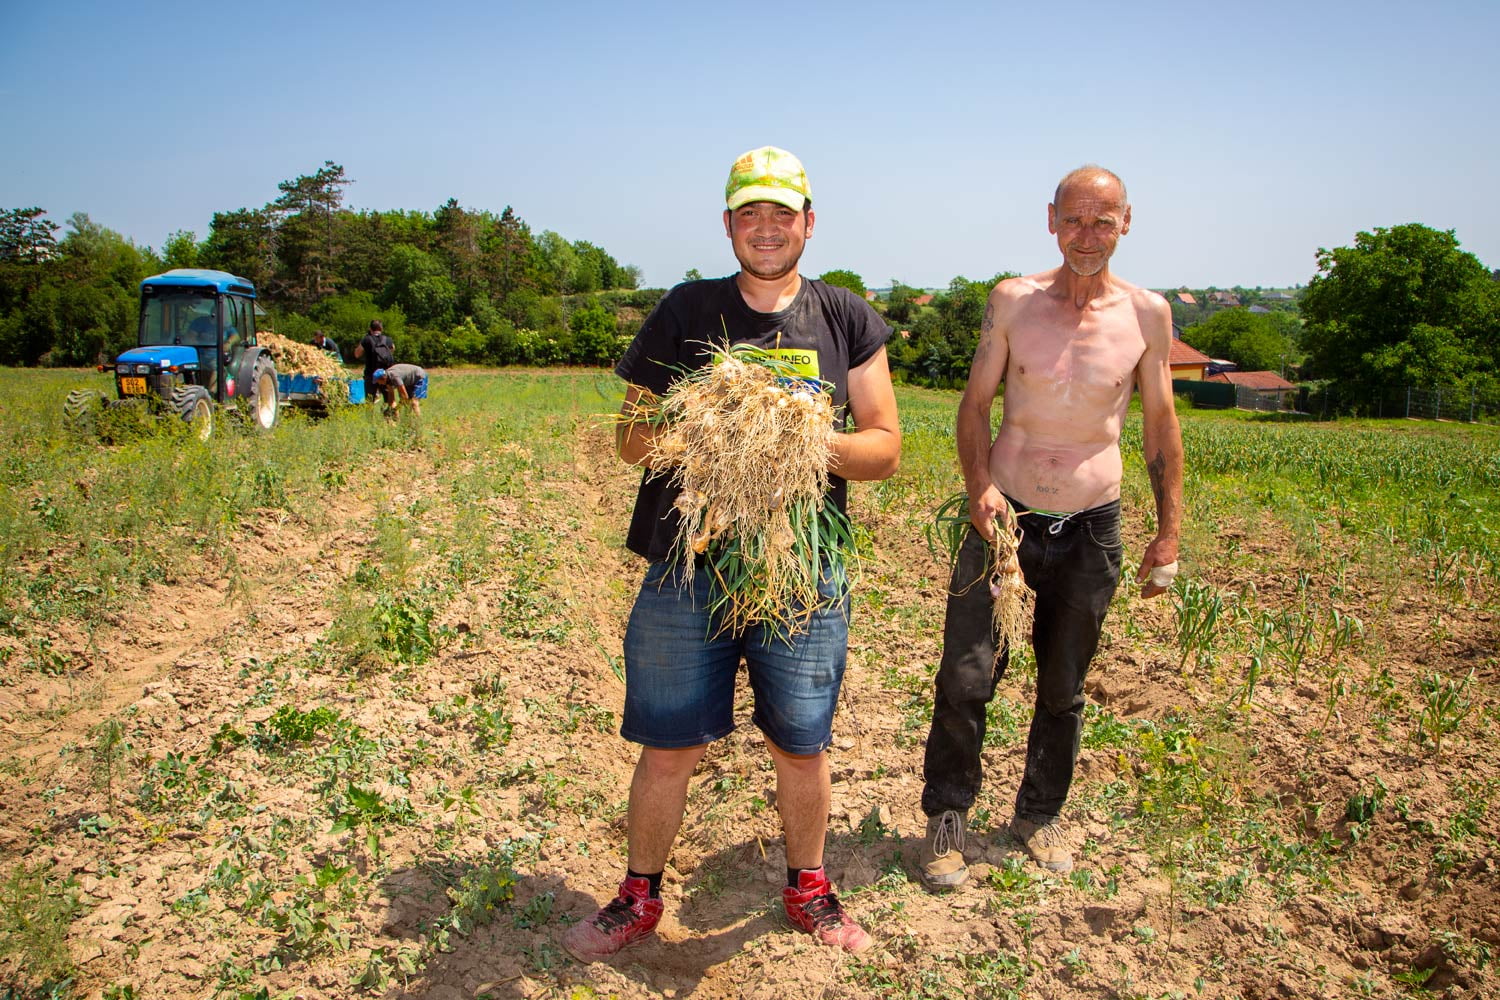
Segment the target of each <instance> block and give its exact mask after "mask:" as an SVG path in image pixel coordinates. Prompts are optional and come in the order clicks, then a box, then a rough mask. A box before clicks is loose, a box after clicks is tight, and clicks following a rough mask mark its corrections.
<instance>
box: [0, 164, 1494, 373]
mask: <svg viewBox="0 0 1500 1000" xmlns="http://www.w3.org/2000/svg"><path fill="white" fill-rule="evenodd" d="M351 183H352V181H351V180H350V179H349V178H348V177H347V176H346V175H345V172H344V169H343V167H341V166H339V165H338V164H336V163H332V162H325V163H324V164H323V166H322V167H321V168H319V169H318V170H316V171H314V172H313V173H311V174H307V175H302V176H299V177H296V178H294V179H292V180H287V181H282V182H280V183H279V184H278V185H277V190H278V192H279V194H278V195H277V197H276V198H274V199H272V200H271V201H270V202H268V203H267V204H266V205H264V206H263V207H261V208H255V209H247V208H241V209H238V210H235V211H229V212H218V213H215V214H214V216H213V219H212V222H211V224H210V227H209V232H208V235H207V237H206V238H204V239H202V240H201V241H200V240H199V239H198V238H197V236H196V235H195V234H194V233H191V232H177V233H173V234H172V235H171V236H170V237H168V239H167V241H166V243H165V244H164V245H163V247H162V249H161V251H160V252H157V251H155V250H153V249H152V248H150V247H138V246H136V245H135V244H134V243H133V242H132V241H130V240H128V239H126V238H125V237H123V236H121V235H119V234H118V233H115V232H113V231H111V230H109V229H107V228H105V227H103V226H100V225H99V224H97V223H95V222H93V221H92V220H91V219H90V218H89V217H88V215H87V214H85V213H76V214H74V215H73V216H71V217H70V218H69V219H68V220H67V231H66V232H65V233H64V234H63V235H62V237H61V238H58V235H57V234H58V232H59V231H60V230H61V229H62V227H60V226H58V225H57V224H56V223H53V222H51V221H50V220H48V219H47V218H46V213H45V212H44V211H43V210H42V209H40V208H25V209H12V210H0V364H11V365H34V364H51V365H89V364H93V363H95V362H96V361H98V360H100V359H101V358H106V357H112V356H113V355H114V354H115V353H117V352H118V351H119V350H122V349H123V348H125V347H127V346H129V345H131V344H133V343H134V340H135V323H136V319H135V318H136V300H137V287H138V284H139V282H140V280H141V279H142V278H144V277H146V276H148V275H151V274H155V273H158V272H160V271H162V270H166V269H168V268H172V267H211V268H218V269H221V270H225V271H229V272H231V273H234V274H238V275H241V276H243V277H245V278H248V279H250V280H251V281H252V282H254V284H255V285H256V288H257V290H258V292H259V294H260V301H261V303H262V305H263V307H264V308H265V309H266V310H267V311H268V312H269V314H270V315H269V317H268V320H269V322H268V323H267V324H265V325H269V326H270V327H271V328H274V329H276V330H277V331H278V332H280V333H282V334H285V335H287V336H291V337H294V338H297V339H307V338H308V337H310V336H311V333H312V331H313V330H314V329H315V328H322V329H325V330H326V331H327V332H328V333H329V334H330V335H331V336H333V337H334V338H335V339H336V340H338V341H339V342H340V343H342V344H344V345H345V347H346V348H347V347H348V346H350V345H352V343H353V342H355V341H357V340H358V338H359V337H360V336H362V335H363V333H364V330H365V328H366V326H367V325H368V323H369V321H370V320H371V319H372V318H379V319H381V320H382V321H383V322H384V325H385V328H386V330H387V331H388V332H390V333H391V334H392V336H393V337H394V338H395V339H396V342H397V345H398V353H399V354H400V356H401V357H402V359H403V360H410V361H415V362H417V363H420V364H424V365H444V364H461V363H472V364H493V365H509V364H522V365H550V364H585V365H609V364H612V363H613V362H614V361H615V360H616V359H617V358H618V357H619V355H620V353H621V351H622V350H623V349H624V346H625V345H626V344H627V343H628V342H629V338H630V337H631V336H632V335H633V334H634V332H635V329H636V328H637V327H638V326H639V323H640V321H641V319H642V318H643V317H644V316H645V315H646V313H647V312H648V311H649V310H650V309H651V307H652V306H654V305H655V303H656V302H657V301H658V300H659V299H660V298H661V296H662V294H663V290H661V289H641V288H638V287H637V286H638V285H639V281H640V271H639V269H637V268H634V267H631V266H628V265H621V264H620V263H619V262H618V261H617V260H616V259H615V257H614V256H612V255H611V254H610V253H609V252H607V251H606V250H605V249H604V248H602V247H599V246H596V245H595V244H592V243H590V242H588V241H586V240H573V241H569V240H566V239H564V238H563V237H562V236H560V235H558V234H557V233H555V232H552V231H550V230H544V231H543V232H541V233H533V232H532V230H531V227H530V226H528V225H527V224H526V222H525V221H524V220H522V219H521V218H520V217H519V216H518V215H517V214H516V213H515V212H514V211H513V210H512V208H511V207H510V206H506V207H505V208H504V209H503V210H502V211H501V212H500V213H499V214H498V215H497V214H495V213H493V212H490V211H486V210H474V209H468V208H464V207H463V206H461V205H459V204H458V203H457V201H455V200H453V199H449V200H448V201H447V202H446V203H445V204H443V205H441V206H440V207H438V208H437V210H435V211H433V212H421V211H409V210H394V211H369V210H363V211H353V210H350V209H348V208H346V207H345V206H344V191H345V189H346V188H347V187H348V185H349V184H351ZM1316 259H1317V274H1315V275H1314V276H1313V277H1312V278H1311V279H1310V281H1309V282H1308V284H1307V286H1306V288H1303V289H1300V290H1299V292H1298V294H1297V295H1296V296H1295V297H1293V298H1291V299H1288V298H1287V297H1285V296H1284V295H1281V294H1276V295H1271V294H1262V293H1261V290H1260V289H1254V290H1251V289H1245V288H1235V289H1233V290H1232V292H1233V293H1234V295H1235V297H1236V298H1238V300H1239V301H1240V302H1241V305H1240V306H1239V307H1230V308H1220V307H1219V306H1218V305H1217V304H1216V303H1214V302H1212V300H1211V297H1210V295H1209V294H1208V293H1210V292H1214V291H1217V290H1216V289H1205V290H1198V291H1197V293H1195V294H1192V295H1189V296H1185V297H1183V296H1180V295H1179V294H1174V293H1173V292H1172V291H1167V292H1166V293H1165V294H1167V296H1168V298H1169V300H1171V302H1172V308H1173V317H1174V322H1175V323H1176V324H1177V325H1178V326H1179V329H1180V332H1181V336H1182V339H1183V340H1184V341H1185V342H1186V343H1189V344H1191V345H1193V346H1194V347H1196V348H1198V349H1199V350H1201V351H1203V352H1204V353H1206V354H1208V355H1210V356H1211V357H1216V358H1224V359H1227V360H1230V361H1232V362H1235V363H1236V364H1237V365H1238V366H1239V367H1240V368H1242V369H1244V370H1266V369H1269V370H1273V371H1280V372H1283V373H1285V374H1286V375H1287V376H1288V377H1290V378H1292V379H1293V380H1294V381H1297V380H1302V381H1319V382H1321V383H1323V384H1325V385H1328V386H1334V387H1337V388H1339V389H1341V390H1343V392H1342V395H1343V396H1344V397H1345V398H1357V396H1358V394H1359V393H1361V392H1371V393H1373V392H1376V391H1383V390H1386V389H1391V388H1394V387H1401V386H1407V385H1420V386H1433V385H1442V386H1454V387H1460V388H1467V389H1471V390H1475V391H1479V392H1486V393H1500V271H1491V270H1489V269H1488V268H1486V267H1485V266H1484V265H1483V264H1481V263H1480V262H1479V260H1478V258H1476V257H1475V256H1474V255H1473V254H1471V253H1468V252H1466V251H1464V250H1463V249H1462V248H1461V247H1460V245H1459V242H1458V240H1457V239H1456V238H1455V237H1454V235H1453V233H1452V232H1451V231H1447V232H1444V231H1440V230H1435V229H1431V228H1429V227H1427V226H1424V225H1421V224H1418V223H1409V224H1406V225H1401V226H1395V227H1393V228H1390V229H1375V230H1373V231H1371V232H1361V233H1358V234H1356V236H1355V239H1354V243H1353V245H1352V246H1348V247H1338V248H1335V249H1333V250H1327V249H1319V250H1318V251H1317V258H1316ZM698 276H699V275H698V273H697V272H696V270H691V271H689V272H688V273H687V275H685V277H686V278H689V279H691V278H695V277H698ZM1011 276H1013V272H1008V271H1006V272H1000V273H997V274H995V275H993V276H992V277H990V278H987V279H983V280H971V279H969V278H965V277H962V276H959V277H955V278H953V280H952V281H950V282H949V284H948V286H947V288H946V289H942V290H939V291H936V292H933V293H927V292H926V291H924V290H923V289H920V288H916V287H913V286H911V285H907V284H905V283H903V282H901V281H899V280H895V279H892V280H891V282H890V289H889V291H887V292H884V293H882V294H881V295H879V296H876V297H874V298H875V302H874V304H875V307H876V309H877V310H878V311H880V312H881V314H882V315H883V316H884V317H885V319H886V321H887V322H888V323H889V324H890V325H891V327H892V329H893V336H892V339H891V342H890V348H889V353H890V361H891V368H892V371H893V373H894V374H895V376H896V378H897V379H898V380H901V381H906V382H910V383H915V384H921V385H928V386H935V387H956V386H961V385H962V384H963V383H964V380H965V379H966V378H967V376H968V370H969V363H970V361H971V359H972V357H973V354H974V348H975V346H976V344H977V340H978V333H979V328H980V324H981V323H982V321H983V317H984V310H985V305H986V302H987V298H988V295H989V291H990V289H991V288H992V287H993V286H994V285H995V283H996V282H997V281H999V280H1001V279H1003V278H1006V277H1011ZM822 278H823V279H824V280H826V281H829V282H831V283H833V284H838V285H842V286H844V287H847V288H850V289H851V290H853V291H855V292H856V293H857V294H860V295H862V296H867V297H868V290H867V289H866V287H865V283H864V280H863V279H862V278H861V277H860V276H859V275H858V274H856V273H854V272H853V271H848V270H835V271H829V272H825V273H824V274H823V275H822ZM1179 291H1182V290H1179ZM1218 298H1220V299H1222V298H1223V297H1222V296H1220V297H1218ZM1187 299H1196V300H1197V302H1196V303H1190V302H1188V301H1187ZM1255 306H1262V307H1264V308H1261V309H1257V308H1253V307H1255Z"/></svg>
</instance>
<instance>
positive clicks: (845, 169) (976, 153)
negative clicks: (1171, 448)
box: [0, 0, 1500, 287]
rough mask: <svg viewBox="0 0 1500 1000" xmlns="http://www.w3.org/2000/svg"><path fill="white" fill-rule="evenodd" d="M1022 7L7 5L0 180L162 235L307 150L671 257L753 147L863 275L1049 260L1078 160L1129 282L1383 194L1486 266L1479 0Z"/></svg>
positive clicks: (1325, 219)
mask: <svg viewBox="0 0 1500 1000" xmlns="http://www.w3.org/2000/svg"><path fill="white" fill-rule="evenodd" d="M1029 9H1031V10H1033V11H1035V12H1034V13H1027V12H1026V11H1025V10H1024V9H1023V8H1022V7H1021V6H1020V5H1018V4H1013V3H982V2H970V3H964V4H948V3H943V2H933V3H918V4H887V3H878V2H877V3H861V4H819V3H807V4H791V5H787V6H781V5H763V4H748V5H747V4H734V5H730V4H724V5H717V4H708V3H702V2H698V3H681V4H675V3H665V2H659V3H654V2H639V3H632V4H621V3H600V4H593V3H568V2H564V0H559V2H557V3H554V4H548V5H543V4H533V3H525V4H522V3H511V2H502V0H495V2H489V3H478V2H476V3H443V2H430V3H425V4H409V3H401V4H395V3H389V4H388V3H379V2H377V3H370V4H357V5H348V4H338V5H334V4H326V3H318V2H307V3H296V4H293V3H283V2H280V0H273V2H266V3H260V4H249V5H222V4H190V3H183V4H173V3H151V2H145V3H137V4H121V3H95V2H71V0H55V2H51V3H25V2H22V0H0V136H3V137H4V139H3V142H0V207H6V208H18V207H27V206H31V205H39V206H41V207H42V208H44V209H46V210H47V211H48V213H49V214H50V216H51V218H53V219H54V220H55V221H57V222H60V223H61V222H64V221H65V220H66V219H67V217H68V216H69V215H70V214H71V213H73V212H78V211H83V212H87V213H88V214H89V215H90V216H91V217H92V218H93V219H94V220H95V221H96V222H99V223H102V224H103V225H106V226H108V227H110V228H111V229H115V230H117V231H119V232H121V233H123V234H125V235H126V236H128V237H130V238H132V239H133V240H135V241H136V242H137V243H140V244H147V245H151V246H155V247H160V246H161V245H162V243H163V242H164V240H165V239H166V237H167V235H168V234H169V233H171V232H173V231H175V230H179V229H185V230H191V231H193V232H195V233H196V234H197V235H198V237H199V238H200V239H201V238H203V237H204V236H206V235H207V232H208V226H209V220H210V218H211V217H212V215H213V213H214V212H215V211H224V210H231V209H236V208H241V207H259V206H262V205H264V204H265V203H266V202H268V201H270V200H272V199H273V198H274V197H275V196H276V194H277V190H276V184H277V182H278V181H281V180H285V179H289V178H292V177H295V176H297V175H298V174H310V173H312V172H313V171H315V170H316V169H317V168H318V167H319V166H321V165H322V163H323V161H324V160H333V161H334V162H336V163H340V164H342V165H343V166H344V168H345V169H346V171H347V172H348V175H349V176H350V177H351V178H353V179H354V180H355V182H356V183H355V184H354V185H353V186H351V187H350V188H349V189H348V192H347V204H349V205H350V206H351V207H354V208H370V209H417V210H422V211H428V212H430V211H432V210H434V209H435V208H437V207H438V206H439V205H441V204H442V203H443V202H444V201H446V200H447V199H448V198H449V197H453V198H457V199H458V200H459V202H460V203H462V204H463V205H465V206H467V207H470V208H476V209H489V210H492V211H494V212H497V213H498V212H499V211H500V210H501V209H502V208H504V207H505V206H506V205H512V206H514V208H515V210H516V211H517V212H518V213H519V214H520V215H521V217H522V218H524V219H525V220H526V221H527V222H528V223H529V224H530V225H531V227H532V229H533V231H535V232H541V231H542V230H544V229H552V230H556V231H557V232H559V233H561V234H562V235H564V236H565V237H567V238H568V239H588V240H591V241H593V242H595V243H598V244H600V245H602V246H604V247H605V248H606V249H607V250H609V251H610V252H611V253H612V254H614V255H615V257H617V258H618V259H619V260H620V261H621V262H622V263H631V264H636V265H638V266H639V267H641V268H642V270H643V272H644V279H645V282H646V283H647V284H650V285H668V284H672V283H674V282H676V281H677V280H679V279H680V278H681V277H682V274H683V272H684V271H685V270H686V269H688V268H690V267H697V268H699V269H700V270H702V271H703V273H704V274H707V275H713V274H724V273H729V272H730V271H732V270H733V269H734V263H733V258H732V256H731V254H730V248H729V244H728V241H727V240H725V239H724V236H723V231H722V229H721V228H720V223H719V212H720V210H721V209H722V205H723V203H722V191H723V183H724V178H725V175H726V174H727V173H728V169H729V165H730V163H731V162H732V161H733V159H734V158H735V156H736V155H737V154H739V153H740V152H742V151H743V150H745V149H748V148H750V147H753V146H759V145H763V144H767V143H770V144H775V145H780V146H784V147H786V148H788V149H790V150H792V151H793V152H795V153H797V154H798V155H799V156H800V157H801V158H802V160H803V162H804V163H805V164H806V166H807V170H808V174H809V176H810V178H811V181H812V185H813V194H814V202H815V207H816V210H817V213H818V229H817V233H816V235H815V237H814V239H813V240H812V242H811V243H810V244H809V245H808V251H807V256H806V257H805V258H804V271H805V272H810V273H813V274H817V273H820V272H822V271H824V270H828V269H831V268H849V269H851V270H854V271H856V272H858V273H859V274H861V275H863V277H864V278H865V280H866V282H867V283H869V284H871V285H883V284H885V283H886V281H888V280H889V279H890V278H892V277H896V278H899V279H901V280H903V281H906V282H908V283H910V284H916V285H926V286H936V285H944V284H946V283H947V282H948V281H949V279H950V278H952V277H953V276H954V275H957V274H962V275H965V276H967V277H970V278H986V277H989V276H990V275H992V274H994V273H995V272H997V271H1001V270H1018V271H1033V270H1040V269H1042V268H1044V267H1050V266H1052V265H1053V264H1054V263H1055V262H1056V260H1057V252H1056V249H1055V246H1054V245H1053V243H1052V242H1051V239H1050V238H1049V237H1048V235H1047V232H1046V203H1047V201H1048V200H1049V198H1050V196H1051V192H1052V186H1053V184H1054V183H1055V182H1056V180H1057V178H1058V176H1060V175H1061V174H1062V173H1064V172H1065V171H1067V170H1068V169H1071V168H1072V167H1075V166H1078V165H1079V164H1081V163H1085V162H1097V163H1101V164H1103V165H1105V166H1107V167H1110V168H1111V169H1113V170H1115V171H1116V172H1118V173H1119V174H1121V175H1122V176H1123V177H1124V178H1125V180H1126V182H1127V184H1128V185H1129V189H1130V196H1131V202H1132V204H1133V207H1134V213H1135V221H1134V228H1133V230H1132V232H1131V233H1130V235H1129V236H1128V237H1126V239H1125V240H1124V242H1123V243H1122V244H1121V247H1120V250H1119V252H1118V254H1117V255H1116V258H1115V264H1114V267H1115V270H1116V271H1117V272H1118V273H1119V274H1121V275H1122V276H1124V277H1126V278H1129V279H1131V280H1134V281H1136V282H1138V283H1140V284H1145V285H1148V286H1152V287H1169V286H1177V285H1183V284H1185V285H1189V286H1194V287H1199V286H1206V285H1232V284H1243V285H1248V286H1254V285H1267V286H1270V285H1290V284H1296V283H1305V282H1306V281H1307V280H1308V278H1310V277H1311V276H1312V275H1313V274H1314V273H1315V263H1314V253H1315V251H1316V250H1317V248H1318V247H1320V246H1324V247H1333V246H1342V245H1347V244H1349V243H1350V242H1351V241H1352V240H1353V237H1354V234H1355V233H1356V232H1357V231H1359V230H1361V229H1370V228H1373V227H1376V226H1391V225H1397V224H1400V223H1404V222H1421V223H1425V224H1427V225H1430V226H1434V227H1437V228H1440V229H1453V230H1455V231H1456V233H1457V236H1458V238H1459V240H1460V241H1461V242H1462V244H1463V245H1464V247H1465V249H1467V250H1470V251H1472V252H1473V253H1475V254H1476V255H1478V257H1479V258H1480V259H1481V260H1482V261H1484V262H1485V263H1486V264H1487V265H1489V266H1490V267H1500V199H1497V197H1496V192H1495V191H1492V190H1491V187H1493V186H1494V184H1495V180H1496V178H1497V175H1500V155H1497V154H1500V142H1497V139H1496V132H1497V128H1496V122H1497V120H1500V112H1497V107H1496V105H1497V96H1500V57H1497V55H1496V53H1495V43H1496V39H1497V37H1500V3H1496V2H1495V0H1472V2H1468V0H1465V2H1442V0H1438V2H1436V3H1433V4H1431V5H1426V6H1424V5H1417V4H1411V3H1401V4H1396V3H1388V2H1384V0H1371V2H1360V3H1352V2H1331V3H1323V2H1319V0H1311V2H1305V0H1304V2H1299V3H1284V2H1280V0H1272V2H1266V3H1256V4H1241V5H1225V6H1223V7H1219V6H1216V5H1204V4H1198V3H1194V4H1187V3H1183V4H1174V3H1134V4H1127V3H1108V4H1096V3H1071V4H1034V5H1032V6H1031V7H1030V8H1029ZM227 11H234V12H235V13H236V14H237V16H236V17H234V18H232V19H231V18H229V17H225V16H224V14H223V12H227Z"/></svg>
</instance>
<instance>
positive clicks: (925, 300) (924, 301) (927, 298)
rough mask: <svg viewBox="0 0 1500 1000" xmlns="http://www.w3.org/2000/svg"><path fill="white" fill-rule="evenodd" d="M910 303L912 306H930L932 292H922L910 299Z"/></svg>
mask: <svg viewBox="0 0 1500 1000" xmlns="http://www.w3.org/2000/svg"><path fill="white" fill-rule="evenodd" d="M911 304H912V305H914V306H930V305H932V293H931V292H923V293H922V294H921V295H918V296H917V297H916V298H914V299H912V300H911Z"/></svg>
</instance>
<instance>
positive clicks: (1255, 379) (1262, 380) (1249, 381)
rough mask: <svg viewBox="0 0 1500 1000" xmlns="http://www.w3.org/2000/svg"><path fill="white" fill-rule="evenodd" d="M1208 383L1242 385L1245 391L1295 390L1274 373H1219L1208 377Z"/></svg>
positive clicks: (1293, 386)
mask: <svg viewBox="0 0 1500 1000" xmlns="http://www.w3.org/2000/svg"><path fill="white" fill-rule="evenodd" d="M1207 381H1209V382H1228V383H1229V384H1230V385H1242V386H1244V387H1245V388H1247V389H1257V390H1261V391H1264V390H1267V389H1295V388H1297V387H1296V386H1295V385H1292V383H1290V382H1288V381H1287V380H1286V379H1284V378H1282V377H1281V376H1280V375H1277V374H1276V373H1275V372H1219V374H1217V375H1210V376H1209V377H1208V379H1207Z"/></svg>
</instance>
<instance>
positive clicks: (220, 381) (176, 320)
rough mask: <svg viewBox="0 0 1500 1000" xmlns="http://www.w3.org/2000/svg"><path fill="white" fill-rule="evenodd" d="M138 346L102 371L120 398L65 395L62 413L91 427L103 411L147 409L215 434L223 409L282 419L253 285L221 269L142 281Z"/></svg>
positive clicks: (261, 424) (269, 421)
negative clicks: (258, 329) (258, 331)
mask: <svg viewBox="0 0 1500 1000" xmlns="http://www.w3.org/2000/svg"><path fill="white" fill-rule="evenodd" d="M136 344H137V346H136V347H132V348H131V349H130V350H128V351H126V352H124V353H123V354H121V355H120V356H119V357H118V358H116V359H115V360H114V363H113V364H111V365H100V366H99V370H100V371H111V370H112V371H113V372H114V375H115V394H116V397H117V398H116V399H113V400H111V399H109V398H108V397H107V396H106V395H105V394H104V393H102V392H100V391H98V390H97V389H75V390H74V391H72V392H70V393H68V399H67V402H66V403H65V404H64V413H65V415H66V417H67V420H68V423H69V424H70V425H72V426H74V427H75V428H79V429H90V428H92V426H93V423H94V418H95V416H96V415H97V414H98V413H99V412H100V411H101V410H102V409H104V408H105V407H109V406H126V405H137V406H139V405H147V406H152V407H155V408H158V409H165V411H166V412H167V413H169V414H172V415H175V416H178V417H180V418H181V419H182V420H184V421H186V422H187V423H188V424H189V425H190V426H191V427H192V428H193V431H194V433H196V434H197V435H198V437H200V438H202V439H204V440H206V439H208V437H210V436H211V435H212V434H213V429H214V415H215V411H216V409H217V408H218V407H221V406H222V407H234V408H235V409H237V410H239V411H241V412H243V413H245V414H247V415H248V416H249V419H250V422H251V424H252V425H253V426H255V427H257V428H259V429H260V430H270V429H271V428H272V427H274V426H276V419H277V417H278V416H279V415H280V400H279V398H278V397H277V392H276V364H275V362H274V361H273V360H272V358H271V355H270V353H269V352H268V351H266V350H265V349H264V348H262V347H261V346H259V345H258V344H257V343H256V340H255V286H253V285H252V284H250V282H248V281H246V280H245V279H244V278H238V277H235V276H234V275H232V274H228V273H226V272H224V271H209V270H203V269H199V268H177V269H175V270H171V271H168V272H166V273H165V274H158V275H155V276H153V277H150V278H147V279H146V280H145V281H142V282H141V312H140V325H139V331H138V333H137V337H136Z"/></svg>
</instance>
